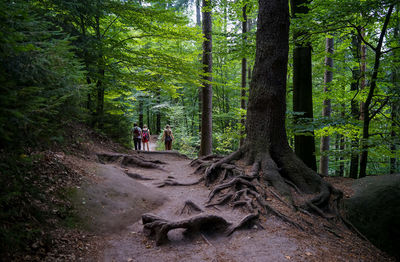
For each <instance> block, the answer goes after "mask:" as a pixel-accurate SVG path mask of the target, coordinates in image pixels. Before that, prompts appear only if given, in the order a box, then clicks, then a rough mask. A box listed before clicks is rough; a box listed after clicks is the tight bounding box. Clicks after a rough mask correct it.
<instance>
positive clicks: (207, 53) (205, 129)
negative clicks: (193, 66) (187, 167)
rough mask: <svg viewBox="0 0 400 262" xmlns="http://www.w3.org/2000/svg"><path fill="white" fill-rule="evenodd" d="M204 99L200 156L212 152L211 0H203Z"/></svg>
mask: <svg viewBox="0 0 400 262" xmlns="http://www.w3.org/2000/svg"><path fill="white" fill-rule="evenodd" d="M202 12H203V34H204V37H205V39H204V42H203V72H204V74H205V75H204V77H203V92H202V93H203V95H202V97H203V100H202V115H201V141H200V156H206V155H209V154H211V153H212V85H211V82H212V75H211V74H212V20H211V0H203V10H202Z"/></svg>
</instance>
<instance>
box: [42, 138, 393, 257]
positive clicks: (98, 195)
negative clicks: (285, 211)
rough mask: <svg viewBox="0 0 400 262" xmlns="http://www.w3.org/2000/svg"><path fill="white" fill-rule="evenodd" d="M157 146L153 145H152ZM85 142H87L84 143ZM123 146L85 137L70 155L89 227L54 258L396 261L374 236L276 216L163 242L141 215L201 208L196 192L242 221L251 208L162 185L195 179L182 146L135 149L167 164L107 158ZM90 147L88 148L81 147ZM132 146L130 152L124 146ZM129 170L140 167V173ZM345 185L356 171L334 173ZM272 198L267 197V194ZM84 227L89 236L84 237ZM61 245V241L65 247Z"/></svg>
mask: <svg viewBox="0 0 400 262" xmlns="http://www.w3.org/2000/svg"><path fill="white" fill-rule="evenodd" d="M151 148H152V149H154V148H155V147H154V145H151ZM83 149H84V150H83ZM120 150H121V148H119V147H118V146H115V145H113V146H109V145H108V144H107V143H100V144H99V143H87V144H84V145H80V149H79V150H78V151H79V152H81V153H79V154H78V153H77V152H78V151H77V152H75V153H74V154H73V155H65V156H63V159H64V162H66V163H67V164H68V165H69V166H70V167H73V168H74V169H75V170H77V171H78V172H80V173H81V174H82V175H83V177H84V180H85V182H83V183H82V184H80V185H79V186H76V194H74V197H73V202H74V205H75V207H76V209H77V210H78V215H79V217H80V218H81V219H82V220H83V221H84V223H83V224H84V229H83V230H81V231H79V232H78V233H76V234H72V237H74V238H76V239H79V241H78V243H79V245H78V244H77V246H68V247H65V246H64V248H65V249H66V250H68V252H70V253H72V255H71V254H70V255H64V256H60V255H59V256H58V257H57V258H56V259H55V257H54V256H49V257H48V258H47V259H45V260H47V261H54V260H58V261H128V262H129V261H146V262H147V261H221V262H222V261H393V260H392V259H391V258H389V257H388V256H386V255H385V254H384V253H383V252H381V251H380V250H378V249H377V248H375V247H374V246H373V245H372V244H370V243H369V242H367V241H364V240H361V239H360V238H358V237H357V236H356V235H355V234H353V233H351V232H349V231H345V232H344V231H343V232H340V234H334V233H330V232H329V231H326V230H320V229H319V228H315V230H313V232H309V231H301V230H299V229H297V228H294V227H293V226H291V225H289V224H286V223H285V222H283V221H282V220H280V219H279V218H277V217H274V216H267V217H266V218H261V223H260V225H258V226H253V227H252V228H250V229H244V230H238V231H236V232H234V233H233V234H232V235H231V236H229V237H226V236H223V235H218V234H212V233H207V234H206V233H198V234H195V235H191V236H187V235H184V234H183V231H182V230H181V229H176V230H172V231H171V232H169V234H168V238H169V240H170V241H169V242H168V243H167V244H164V245H161V246H157V245H156V244H155V241H154V240H152V239H149V238H148V237H147V236H145V234H144V232H143V225H142V223H141V220H140V217H141V215H142V214H143V213H153V214H155V215H157V216H160V217H162V218H165V219H168V220H182V219H185V218H188V217H190V216H193V215H196V214H198V213H192V214H187V213H185V212H183V213H182V214H181V211H182V208H183V207H184V204H185V201H186V200H192V201H193V202H194V203H195V204H197V205H198V206H199V207H201V209H202V210H203V212H201V213H204V214H215V215H220V216H223V217H224V218H225V219H226V220H227V221H229V222H237V221H239V220H240V219H242V218H243V217H244V216H245V215H246V213H245V212H244V211H242V210H241V209H233V208H232V207H230V206H217V207H210V208H206V207H205V202H206V200H207V199H208V194H209V192H210V191H209V189H208V188H206V187H205V186H204V184H202V183H201V184H198V185H192V186H174V187H172V186H165V187H161V188H158V187H157V185H159V183H160V182H162V181H163V180H164V179H166V178H167V177H168V176H170V177H173V178H174V179H175V180H176V181H179V182H181V183H185V182H192V181H196V180H197V179H198V178H199V177H198V176H197V175H193V174H192V173H193V171H194V168H192V167H191V166H190V165H189V163H190V159H188V158H186V157H184V156H182V155H180V154H178V153H165V152H157V151H152V152H150V153H146V152H139V153H138V152H134V151H129V152H128V153H129V154H132V155H139V156H141V157H143V158H145V159H147V160H160V161H163V162H165V163H166V164H162V165H161V166H162V168H163V169H149V168H142V167H137V166H129V167H127V166H121V163H120V162H118V161H116V162H114V163H110V162H108V163H104V164H102V163H100V162H99V161H98V159H97V157H96V155H97V154H99V153H115V152H117V151H120ZM82 152H83V153H82ZM125 153H126V152H125ZM127 173H131V174H138V175H140V176H141V177H142V178H143V177H144V178H147V179H151V180H141V179H137V178H138V177H137V178H132V177H130V176H128V175H127ZM329 180H330V182H331V183H333V184H334V185H335V186H337V187H338V188H340V189H342V190H343V191H344V192H345V196H346V197H349V196H351V195H352V194H353V192H352V189H351V184H352V181H351V180H350V179H342V178H339V179H334V178H329ZM267 200H268V199H267ZM82 235H83V237H82ZM58 248H59V251H58V252H62V251H60V250H62V248H60V247H58Z"/></svg>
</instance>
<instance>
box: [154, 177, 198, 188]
mask: <svg viewBox="0 0 400 262" xmlns="http://www.w3.org/2000/svg"><path fill="white" fill-rule="evenodd" d="M203 181H204V178H202V177H201V178H199V179H198V180H196V181H194V182H189V183H181V182H178V181H176V180H175V178H174V177H171V176H169V177H167V178H166V179H165V180H164V181H162V182H159V183H156V185H157V187H165V186H193V185H197V184H200V183H201V182H203Z"/></svg>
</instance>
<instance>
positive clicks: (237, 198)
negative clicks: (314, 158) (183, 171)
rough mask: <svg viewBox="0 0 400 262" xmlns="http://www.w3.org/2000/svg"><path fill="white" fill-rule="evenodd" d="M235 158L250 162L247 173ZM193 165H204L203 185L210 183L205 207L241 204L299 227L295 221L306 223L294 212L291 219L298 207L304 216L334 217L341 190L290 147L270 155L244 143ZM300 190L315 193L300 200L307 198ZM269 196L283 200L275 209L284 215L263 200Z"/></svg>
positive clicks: (238, 205) (250, 210)
mask: <svg viewBox="0 0 400 262" xmlns="http://www.w3.org/2000/svg"><path fill="white" fill-rule="evenodd" d="M239 159H245V160H246V159H247V160H248V161H249V162H250V163H252V164H253V166H252V168H251V171H250V172H247V173H246V172H245V171H244V170H242V169H240V168H239V167H238V166H236V165H235V164H233V161H235V160H239ZM193 163H194V162H193ZM197 164H198V165H199V166H200V167H201V168H200V170H203V169H204V167H206V166H208V167H207V168H206V170H205V172H204V180H205V183H206V185H207V186H210V185H211V184H214V187H213V188H212V189H211V191H210V194H209V198H208V200H207V205H206V207H214V206H216V205H222V204H227V203H228V202H230V203H231V205H232V206H233V207H243V208H245V209H246V210H247V211H248V212H250V213H252V214H253V213H260V214H272V215H274V216H276V217H278V218H279V219H282V220H283V221H285V222H286V223H289V224H290V225H292V226H294V227H296V228H298V229H300V230H304V228H305V227H303V226H302V224H300V223H298V222H296V221H298V220H300V221H299V222H301V220H302V221H303V222H304V223H305V224H306V225H308V226H309V223H308V221H306V220H304V219H303V218H298V216H296V215H295V217H293V218H295V219H291V216H292V215H294V213H293V212H296V211H298V210H300V211H302V212H304V213H305V214H307V215H310V213H309V212H312V213H316V214H318V215H320V216H321V217H323V218H325V219H328V220H331V218H338V215H339V212H338V210H339V201H340V199H341V197H342V193H341V192H340V191H338V190H336V189H335V188H333V187H332V186H331V185H330V184H329V183H327V182H325V181H324V180H322V179H321V177H319V176H318V175H317V174H316V173H315V172H314V171H312V170H311V169H309V168H308V167H306V166H305V165H304V163H303V162H301V161H300V160H299V159H298V158H297V157H296V156H295V155H294V153H293V152H292V151H290V150H286V151H284V150H283V151H281V152H279V153H274V154H273V155H271V152H270V151H266V152H265V151H264V152H263V153H254V152H253V151H251V150H250V147H249V146H244V147H242V148H240V149H239V150H238V151H236V152H234V153H232V154H230V155H229V156H227V157H225V158H222V159H219V160H216V159H212V161H210V162H207V161H206V160H205V159H202V160H201V161H199V162H197ZM272 188H273V189H272ZM304 192H305V193H307V194H308V193H315V192H319V194H318V195H317V196H316V197H314V198H313V199H311V200H304V199H307V198H308V195H307V196H306V195H305V193H304ZM267 196H268V197H267ZM298 196H302V197H299V198H296V200H295V199H294V197H298ZM272 198H275V199H277V200H278V201H280V202H281V203H283V204H284V205H285V208H286V209H282V208H279V210H282V211H283V210H286V211H285V213H288V214H283V213H282V212H280V211H278V209H276V208H275V207H278V206H276V203H275V202H268V201H266V200H267V199H271V200H272ZM296 201H299V202H300V203H302V204H298V203H297V202H296ZM270 203H271V204H270ZM273 203H275V204H273ZM274 206H275V207H274ZM287 208H289V209H287Z"/></svg>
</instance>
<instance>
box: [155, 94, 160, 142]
mask: <svg viewBox="0 0 400 262" xmlns="http://www.w3.org/2000/svg"><path fill="white" fill-rule="evenodd" d="M156 98H157V104H158V105H159V104H161V94H160V90H159V89H158V90H157V91H156ZM156 133H157V134H160V133H161V112H160V109H157V112H156Z"/></svg>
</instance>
